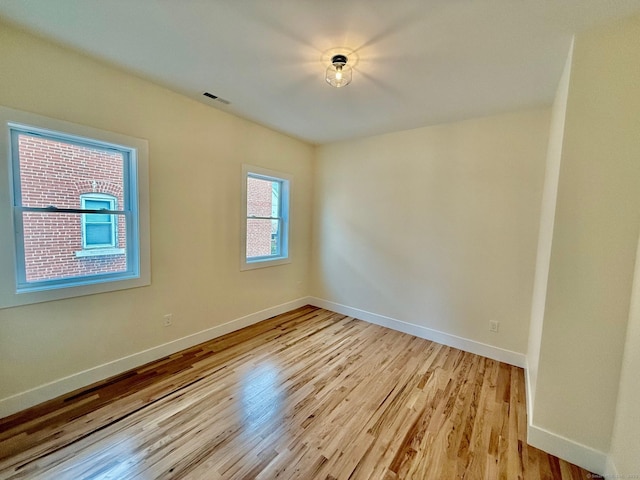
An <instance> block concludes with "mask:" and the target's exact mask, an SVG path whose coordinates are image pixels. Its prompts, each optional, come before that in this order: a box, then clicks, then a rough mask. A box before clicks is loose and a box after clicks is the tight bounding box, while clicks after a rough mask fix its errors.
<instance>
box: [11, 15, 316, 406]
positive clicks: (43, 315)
mask: <svg viewBox="0 0 640 480" xmlns="http://www.w3.org/2000/svg"><path fill="white" fill-rule="evenodd" d="M0 64H1V65H2V67H1V69H0V104H2V105H5V106H8V107H12V108H17V109H21V110H26V111H29V112H34V113H38V114H41V115H45V116H50V117H54V118H58V119H62V120H67V121H71V122H75V123H79V124H84V125H89V126H92V127H96V128H101V129H104V130H110V131H115V132H119V133H123V134H126V135H131V136H134V137H140V138H145V139H147V140H148V141H149V152H150V155H149V163H150V199H151V200H150V201H151V242H152V243H151V252H152V285H151V286H150V287H143V288H137V289H132V290H126V291H120V292H113V293H108V294H100V295H92V296H86V297H81V298H75V299H69V300H61V301H56V302H50V303H43V304H37V305H31V306H25V307H18V308H10V309H4V310H0V399H1V398H4V397H7V396H9V395H13V394H16V393H18V392H22V391H24V390H26V389H29V388H32V387H36V386H38V385H41V384H43V383H45V382H50V381H52V380H55V379H58V378H60V377H63V376H66V375H70V374H74V373H77V372H79V371H81V370H84V369H87V368H91V367H94V366H96V365H99V364H102V363H104V362H108V361H111V360H114V359H117V358H120V357H123V356H125V355H129V354H133V353H136V352H139V351H141V350H144V349H147V348H150V347H154V346H157V345H160V344H162V343H165V342H169V341H171V340H174V339H177V338H180V337H184V336H186V335H188V334H191V333H194V332H198V331H201V330H203V329H206V328H209V327H212V326H215V325H219V324H222V323H224V322H228V321H230V320H233V319H236V318H238V317H241V316H243V315H247V314H250V313H253V312H256V311H259V310H261V309H265V308H268V307H272V306H274V305H278V304H281V303H284V302H287V301H290V300H293V299H296V298H299V297H303V296H305V295H307V293H308V280H307V279H308V277H309V273H308V258H309V245H310V230H311V227H310V220H309V217H310V215H311V196H310V191H311V166H312V158H313V155H314V150H313V147H312V146H310V145H307V144H305V143H302V142H300V141H297V140H294V139H292V138H290V137H287V136H285V135H282V134H279V133H275V132H273V131H271V130H268V129H266V128H263V127H261V126H258V125H256V124H254V123H251V122H248V121H245V120H242V119H239V118H237V117H234V116H231V115H228V114H225V113H223V112H221V111H219V110H216V109H214V108H211V107H207V106H205V105H203V104H200V103H197V102H194V101H192V100H189V99H187V98H185V97H183V96H180V95H177V94H174V93H172V92H170V91H168V90H166V89H163V88H161V87H158V86H156V85H154V84H152V83H149V82H147V81H144V80H142V79H140V78H137V77H134V76H132V75H129V74H127V73H123V72H122V71H119V70H116V69H113V68H110V67H109V66H107V65H104V64H102V63H99V62H96V61H94V60H91V59H89V58H88V57H85V56H82V55H79V54H76V53H72V52H70V51H68V50H65V49H63V48H59V47H56V46H53V45H52V44H50V43H47V42H43V41H41V40H38V39H36V38H34V37H31V36H29V35H26V34H23V33H19V32H17V31H15V30H13V29H11V28H9V27H6V26H4V25H1V24H0ZM243 162H244V163H250V164H253V165H258V166H263V167H266V168H270V169H273V170H279V171H283V172H288V173H291V174H292V175H293V176H294V180H293V186H292V205H293V207H292V212H291V228H292V232H291V254H292V257H293V262H292V263H291V264H288V265H282V266H277V267H271V268H262V269H257V270H250V271H245V272H240V269H239V266H240V258H239V257H240V218H239V217H240V211H241V208H240V202H241V173H242V170H241V164H242V163H243ZM2 274H3V275H6V274H7V272H3V273H2ZM165 313H173V326H171V327H168V328H164V327H163V326H162V315H163V314H165Z"/></svg>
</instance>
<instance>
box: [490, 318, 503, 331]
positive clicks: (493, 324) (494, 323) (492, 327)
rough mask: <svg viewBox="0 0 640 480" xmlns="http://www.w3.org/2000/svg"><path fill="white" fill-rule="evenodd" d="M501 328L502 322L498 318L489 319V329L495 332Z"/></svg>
mask: <svg viewBox="0 0 640 480" xmlns="http://www.w3.org/2000/svg"><path fill="white" fill-rule="evenodd" d="M499 329H500V322H498V321H497V320H489V331H490V332H493V333H498V330H499Z"/></svg>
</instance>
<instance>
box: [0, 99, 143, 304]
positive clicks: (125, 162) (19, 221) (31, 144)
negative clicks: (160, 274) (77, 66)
mask: <svg viewBox="0 0 640 480" xmlns="http://www.w3.org/2000/svg"><path fill="white" fill-rule="evenodd" d="M0 118H1V120H2V125H1V126H2V130H3V131H2V132H0V133H2V137H3V138H2V140H1V143H2V144H5V142H6V143H7V144H8V145H7V146H8V148H5V149H3V151H2V152H1V153H0V154H5V152H8V154H7V158H2V160H3V162H2V165H4V166H5V168H6V170H7V173H8V175H7V177H8V178H9V179H10V181H9V184H8V185H7V187H8V188H6V191H7V192H9V195H8V197H9V198H6V197H4V196H3V197H4V198H0V204H1V205H0V212H1V213H2V214H3V215H2V217H0V218H1V220H2V222H3V223H2V227H3V232H2V233H1V234H0V235H1V236H2V240H3V242H2V247H0V249H2V252H0V253H1V254H2V256H3V257H4V260H3V261H2V260H0V268H1V269H2V271H1V272H0V278H1V280H0V307H4V306H13V305H20V304H26V303H34V302H40V301H46V300H53V299H58V298H67V297H70V296H77V295H84V294H89V293H98V292H102V291H110V290H117V289H122V288H131V287H134V286H141V285H148V284H149V258H148V257H149V251H148V191H147V190H148V188H147V163H146V142H145V141H143V140H139V139H134V138H130V137H124V136H121V135H117V134H112V133H110V132H104V131H101V130H95V129H91V128H88V127H82V126H79V125H74V124H69V123H66V122H60V121H56V120H52V119H47V118H45V117H40V116H36V115H32V114H27V113H24V112H18V111H15V110H10V109H5V108H0ZM0 147H2V145H0ZM5 178H6V177H5ZM0 186H2V187H3V190H4V186H5V185H4V184H2V180H0ZM8 246H9V247H8ZM7 250H11V251H7ZM7 257H8V258H9V259H13V265H11V264H10V262H8V261H7ZM11 267H13V268H12V269H11V270H13V275H11V274H9V271H10V268H11ZM11 277H13V279H14V281H13V282H12V283H9V282H8V281H7V279H8V278H11Z"/></svg>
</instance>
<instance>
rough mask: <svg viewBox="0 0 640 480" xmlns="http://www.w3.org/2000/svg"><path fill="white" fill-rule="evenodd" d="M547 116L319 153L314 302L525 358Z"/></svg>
mask: <svg viewBox="0 0 640 480" xmlns="http://www.w3.org/2000/svg"><path fill="white" fill-rule="evenodd" d="M549 114H550V111H549V110H548V109H546V108H545V109H538V110H530V111H524V112H519V113H513V114H504V115H496V116H492V117H487V118H480V119H473V120H468V121H464V122H458V123H452V124H447V125H440V126H435V127H426V128H419V129H415V130H409V131H403V132H398V133H391V134H387V135H380V136H376V137H370V138H366V139H361V140H353V141H347V142H341V143H335V144H330V145H325V146H321V147H319V148H318V154H317V162H316V165H315V171H314V179H315V184H314V188H315V193H314V195H315V196H314V198H315V211H316V213H317V217H316V218H315V220H314V245H313V272H314V277H313V283H312V295H314V296H316V297H319V298H322V299H325V300H328V301H330V302H336V303H339V304H343V305H347V306H349V307H354V308H359V309H362V310H365V311H367V312H372V313H374V314H378V315H384V316H387V317H391V318H393V319H396V320H401V321H404V322H409V323H411V324H414V325H419V326H422V327H428V328H431V329H435V330H438V331H441V332H445V333H447V334H450V335H456V336H460V337H464V338H466V339H470V340H473V341H475V342H481V343H485V344H489V345H493V346H496V347H499V348H502V349H506V350H510V351H513V352H520V353H524V352H526V349H527V336H528V329H529V317H530V314H531V291H532V288H533V277H534V268H535V259H536V240H537V232H538V224H539V216H540V201H541V193H542V185H543V177H544V165H545V155H546V146H547V139H548V135H549V118H550V117H549ZM490 319H494V320H498V321H500V322H501V324H500V332H499V333H498V334H495V333H490V332H489V330H488V326H489V320H490Z"/></svg>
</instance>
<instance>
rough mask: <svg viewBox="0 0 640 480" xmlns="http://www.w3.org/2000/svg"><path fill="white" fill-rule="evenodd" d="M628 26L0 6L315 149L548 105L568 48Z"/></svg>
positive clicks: (171, 7)
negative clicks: (602, 28) (584, 35)
mask: <svg viewBox="0 0 640 480" xmlns="http://www.w3.org/2000/svg"><path fill="white" fill-rule="evenodd" d="M636 12H640V0H396V1H391V0H340V1H338V0H323V1H321V0H269V1H267V0H181V1H174V0H20V1H17V0H0V18H2V19H4V20H5V21H6V22H9V23H12V24H15V25H18V26H19V27H21V28H24V29H26V30H28V31H31V32H35V33H36V34H38V35H40V36H43V37H45V38H49V39H52V40H53V41H55V42H58V43H60V44H63V45H66V46H70V47H72V48H74V49H77V50H80V51H82V52H85V53H87V54H89V55H92V56H94V57H97V58H99V59H102V60H105V61H107V62H109V63H111V64H114V65H117V66H119V67H122V68H124V69H127V70H129V71H131V72H133V73H135V74H136V75H139V76H142V77H144V78H147V79H150V80H152V81H154V82H156V83H158V84H161V85H164V86H166V87H168V88H170V89H171V90H174V91H177V92H180V93H182V94H184V95H187V96H189V97H192V98H194V99H196V100H198V101H201V102H203V103H206V104H208V105H211V106H212V107H215V108H220V109H221V110H225V111H228V112H231V113H234V114H236V115H239V116H241V117H244V118H248V119H251V120H253V121H255V122H258V123H260V124H262V125H266V126H268V127H271V128H273V129H275V130H279V131H281V132H285V133H287V134H288V135H291V136H294V137H297V138H300V139H303V140H305V141H309V142H312V143H316V144H321V143H326V142H332V141H338V140H344V139H350V138H355V137H363V136H368V135H373V134H379V133H384V132H390V131H396V130H404V129H409V128H415V127H420V126H425V125H430V124H436V123H443V122H448V121H454V120H459V119H463V118H470V117H477V116H482V115H489V114H493V113H498V112H503V111H508V110H514V109H519V108H527V107H534V106H540V105H548V104H550V103H551V102H552V100H553V96H554V93H555V90H556V86H557V83H558V80H559V78H560V75H561V71H562V68H563V65H564V62H565V59H566V55H567V52H568V48H569V44H570V41H571V36H572V34H573V33H577V32H580V31H582V30H584V29H587V28H590V27H592V26H595V25H598V24H602V23H605V22H607V21H611V20H613V19H616V18H621V17H624V16H628V15H631V14H634V13H636ZM337 47H338V48H337ZM336 48H337V49H336ZM334 53H347V54H348V55H349V57H350V59H349V63H350V64H353V67H354V73H353V82H352V83H351V85H349V86H347V87H344V88H341V89H336V88H332V87H330V86H329V85H327V84H326V83H325V82H324V71H325V69H326V67H327V65H328V64H329V58H330V57H331V55H332V54H334ZM205 91H208V92H211V93H213V94H215V95H218V96H219V97H221V98H223V99H225V100H228V101H229V102H231V103H230V104H229V105H224V104H222V103H220V102H218V101H214V100H211V99H208V98H206V97H203V96H202V93H203V92H205Z"/></svg>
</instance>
